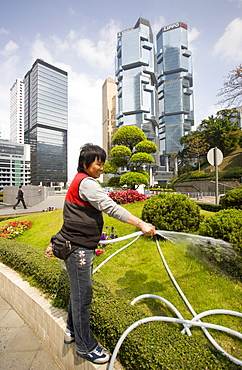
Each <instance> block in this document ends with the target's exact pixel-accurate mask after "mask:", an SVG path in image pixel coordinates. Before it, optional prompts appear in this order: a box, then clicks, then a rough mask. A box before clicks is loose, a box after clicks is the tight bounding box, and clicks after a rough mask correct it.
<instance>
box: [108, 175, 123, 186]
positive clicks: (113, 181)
mask: <svg viewBox="0 0 242 370" xmlns="http://www.w3.org/2000/svg"><path fill="white" fill-rule="evenodd" d="M119 180H120V177H111V178H110V179H109V180H108V186H111V187H115V188H118V187H119V186H120V184H119Z"/></svg>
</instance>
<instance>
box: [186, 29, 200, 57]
mask: <svg viewBox="0 0 242 370" xmlns="http://www.w3.org/2000/svg"><path fill="white" fill-rule="evenodd" d="M200 34H201V32H200V31H198V29H197V28H195V27H193V28H192V29H191V30H188V49H189V50H191V52H192V53H195V51H196V47H195V44H194V41H196V40H197V39H198V37H199V36H200Z"/></svg>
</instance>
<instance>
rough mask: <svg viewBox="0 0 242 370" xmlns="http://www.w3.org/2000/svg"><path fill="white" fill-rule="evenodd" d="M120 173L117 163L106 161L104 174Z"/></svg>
mask: <svg viewBox="0 0 242 370" xmlns="http://www.w3.org/2000/svg"><path fill="white" fill-rule="evenodd" d="M117 171H118V167H117V165H116V164H115V163H113V162H112V161H106V162H105V164H104V170H103V173H112V174H115V173H117Z"/></svg>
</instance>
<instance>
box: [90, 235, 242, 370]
mask: <svg viewBox="0 0 242 370" xmlns="http://www.w3.org/2000/svg"><path fill="white" fill-rule="evenodd" d="M156 234H157V235H159V236H161V237H162V238H163V239H166V240H169V241H170V242H172V243H174V242H175V241H176V237H178V236H179V237H181V236H182V237H183V238H184V239H185V240H186V241H191V240H192V239H194V238H196V239H201V240H203V241H204V240H205V241H207V242H208V243H210V244H213V245H216V244H218V243H219V244H220V245H223V246H224V247H231V245H230V244H229V243H226V242H224V241H223V240H218V239H214V238H211V237H204V236H200V235H193V234H186V233H179V232H173V231H165V230H157V231H156ZM141 235H143V233H142V231H138V232H136V233H133V234H129V235H125V236H123V237H120V238H115V239H113V240H102V241H100V244H111V243H116V242H119V241H123V240H126V239H129V238H133V237H135V239H134V240H133V241H131V242H130V243H128V244H127V245H125V246H124V247H122V248H120V249H119V250H118V251H116V252H115V253H113V254H112V255H110V256H109V257H108V258H106V259H105V260H104V261H103V262H102V263H101V264H100V265H99V266H98V267H97V268H96V269H95V270H94V271H93V273H95V272H96V271H98V270H99V268H100V267H102V266H103V265H104V264H105V263H106V262H107V261H109V260H110V259H111V258H112V257H114V256H115V255H117V254H118V253H120V252H121V251H123V250H124V249H125V248H127V247H129V246H130V245H132V244H133V243H134V242H135V241H136V240H137V239H138V238H139V237H140V236H141ZM156 245H157V248H158V251H159V254H160V256H161V259H162V262H163V264H164V266H165V269H166V271H167V273H168V275H169V277H170V279H171V281H172V282H173V284H174V286H175V287H176V289H177V291H178V293H179V294H180V296H181V298H182V299H183V301H184V302H185V304H186V306H187V307H188V309H189V311H190V312H191V313H192V315H193V319H192V320H185V319H184V318H183V317H182V315H181V313H180V312H179V311H178V310H177V309H176V307H175V306H174V305H173V304H172V303H171V302H169V301H168V300H166V299H165V298H162V297H160V296H157V295H153V294H144V295H141V296H139V297H137V298H135V299H134V300H133V301H132V302H131V305H134V304H135V303H136V302H138V301H139V300H140V299H144V298H155V299H158V300H160V301H162V302H164V303H166V304H167V305H168V306H169V307H170V308H171V309H172V310H173V311H174V313H175V314H176V316H177V317H166V316H153V317H147V318H144V319H141V320H138V321H136V322H135V323H133V324H132V325H131V326H129V327H128V328H127V329H126V330H125V332H124V333H123V334H122V336H121V337H120V339H119V341H118V342H117V344H116V346H115V348H114V351H113V354H112V357H111V360H110V363H109V366H108V370H112V369H113V366H114V362H115V359H116V357H117V354H118V351H119V348H120V347H121V345H122V343H123V341H124V339H125V338H126V336H127V335H128V334H129V333H130V332H131V331H132V330H133V329H135V328H136V327H137V326H139V325H142V324H145V323H147V322H151V321H165V322H173V323H180V324H182V325H183V326H184V328H183V330H182V334H184V333H187V335H189V336H190V335H191V331H190V327H192V326H199V327H201V329H202V330H203V332H204V334H205V335H206V337H207V338H208V340H209V341H210V342H211V343H212V344H213V346H214V347H215V348H216V349H217V350H218V351H219V352H221V353H222V354H223V355H224V356H226V357H228V358H229V359H230V361H232V362H233V363H235V364H236V365H240V366H242V361H241V360H239V359H238V358H236V357H234V356H232V355H230V354H229V353H227V352H226V351H225V350H224V349H223V348H222V347H221V346H220V345H219V344H218V343H217V342H216V341H215V340H214V338H213V337H212V336H211V334H210V333H209V332H208V330H207V328H208V329H209V328H210V329H215V330H219V331H223V332H225V333H228V334H230V335H233V336H236V337H238V338H240V339H242V334H241V333H240V332H238V331H236V330H232V329H229V328H227V327H225V326H221V325H215V324H210V323H206V322H203V321H201V320H200V319H201V318H203V317H206V316H209V315H216V314H220V315H221V314H223V315H232V316H237V317H240V318H242V313H240V312H237V311H232V310H224V309H221V310H219V309H216V310H208V311H204V312H202V313H200V314H197V313H196V312H195V310H194V309H193V307H192V306H191V304H190V303H189V301H188V299H187V298H186V296H185V295H184V293H183V292H182V290H181V288H180V287H179V285H178V283H177V281H176V280H175V278H174V276H173V275H172V272H171V270H170V268H169V266H168V264H167V262H166V260H165V257H164V255H163V253H162V251H161V248H160V245H159V242H158V239H157V237H156Z"/></svg>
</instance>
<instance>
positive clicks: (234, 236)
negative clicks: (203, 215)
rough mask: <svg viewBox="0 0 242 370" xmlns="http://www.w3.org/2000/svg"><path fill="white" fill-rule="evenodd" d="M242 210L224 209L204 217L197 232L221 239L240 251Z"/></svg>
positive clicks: (241, 249)
mask: <svg viewBox="0 0 242 370" xmlns="http://www.w3.org/2000/svg"><path fill="white" fill-rule="evenodd" d="M241 230H242V210H239V209H224V210H221V211H219V212H217V213H215V215H214V216H211V217H209V218H207V219H205V220H204V221H203V222H202V223H201V224H200V227H199V234H201V235H205V236H211V237H213V238H215V239H223V240H225V241H226V242H229V243H232V244H233V246H234V247H235V248H236V249H237V250H239V251H241V252H242V233H241Z"/></svg>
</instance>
